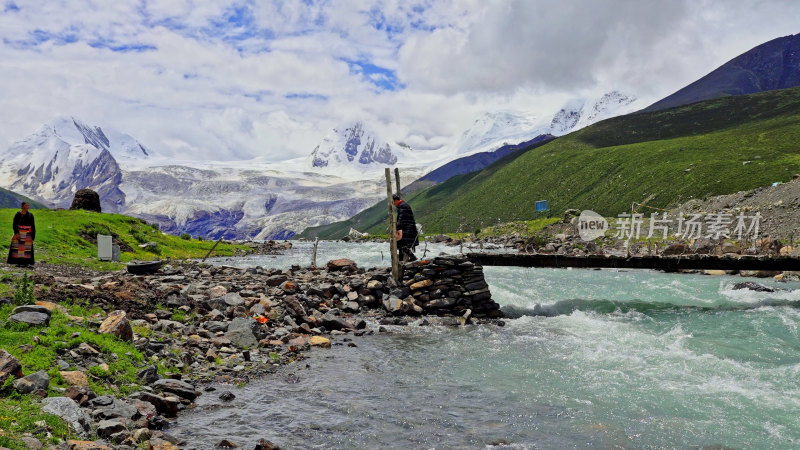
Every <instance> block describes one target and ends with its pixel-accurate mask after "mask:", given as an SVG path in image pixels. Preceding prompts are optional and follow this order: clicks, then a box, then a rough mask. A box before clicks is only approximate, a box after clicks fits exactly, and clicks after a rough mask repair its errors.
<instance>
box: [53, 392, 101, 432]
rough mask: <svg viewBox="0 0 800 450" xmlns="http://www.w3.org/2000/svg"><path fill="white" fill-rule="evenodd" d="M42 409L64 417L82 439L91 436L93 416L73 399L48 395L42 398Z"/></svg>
mask: <svg viewBox="0 0 800 450" xmlns="http://www.w3.org/2000/svg"><path fill="white" fill-rule="evenodd" d="M42 411H43V412H45V413H47V414H53V415H56V416H58V417H60V418H62V419H63V420H64V421H65V422H67V423H68V424H69V425H70V426H71V427H72V429H73V430H74V431H75V433H76V434H77V435H78V436H80V437H81V438H82V439H86V438H87V437H89V430H90V429H91V424H92V418H91V417H89V415H88V414H86V412H84V411H83V410H82V409H81V407H80V406H78V404H77V403H75V401H73V400H72V399H69V398H67V397H48V398H46V399H44V400H42Z"/></svg>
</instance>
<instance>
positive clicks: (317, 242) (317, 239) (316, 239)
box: [311, 237, 319, 269]
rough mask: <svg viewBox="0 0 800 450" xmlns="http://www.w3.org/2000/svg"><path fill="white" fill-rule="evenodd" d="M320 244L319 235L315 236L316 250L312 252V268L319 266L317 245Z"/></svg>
mask: <svg viewBox="0 0 800 450" xmlns="http://www.w3.org/2000/svg"><path fill="white" fill-rule="evenodd" d="M318 245H319V237H317V238H314V250H313V251H312V252H311V268H312V269H316V268H317V246H318Z"/></svg>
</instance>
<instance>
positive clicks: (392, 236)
mask: <svg viewBox="0 0 800 450" xmlns="http://www.w3.org/2000/svg"><path fill="white" fill-rule="evenodd" d="M386 201H387V203H388V206H389V243H390V244H389V248H390V251H391V253H392V278H394V280H395V281H397V282H398V283H399V282H400V281H401V280H400V258H399V255H398V254H397V224H396V223H395V221H394V202H393V201H392V169H390V168H388V167H387V168H386Z"/></svg>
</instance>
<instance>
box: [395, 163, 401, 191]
mask: <svg viewBox="0 0 800 450" xmlns="http://www.w3.org/2000/svg"><path fill="white" fill-rule="evenodd" d="M394 182H395V184H397V190H396V191H395V192H396V193H397V195H400V169H398V168H397V167H395V168H394Z"/></svg>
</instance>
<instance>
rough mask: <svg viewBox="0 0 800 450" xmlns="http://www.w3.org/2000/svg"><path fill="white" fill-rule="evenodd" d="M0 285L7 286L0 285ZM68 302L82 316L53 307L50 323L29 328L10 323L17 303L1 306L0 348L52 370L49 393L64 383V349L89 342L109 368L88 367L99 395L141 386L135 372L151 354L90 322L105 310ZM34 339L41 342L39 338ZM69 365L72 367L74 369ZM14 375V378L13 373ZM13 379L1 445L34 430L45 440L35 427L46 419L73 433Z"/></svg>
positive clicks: (3, 406)
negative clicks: (96, 328) (99, 330)
mask: <svg viewBox="0 0 800 450" xmlns="http://www.w3.org/2000/svg"><path fill="white" fill-rule="evenodd" d="M0 286H6V287H8V286H7V285H5V284H0ZM62 306H65V308H66V312H67V314H69V316H73V317H78V318H81V319H82V320H78V321H72V320H71V319H70V318H69V317H68V316H67V314H65V313H63V312H61V311H58V310H56V311H54V312H53V314H52V317H51V320H50V325H49V326H47V327H28V326H27V325H24V324H9V323H8V321H7V319H8V316H9V315H10V314H11V311H12V310H13V308H14V306H13V305H6V306H3V307H2V308H0V322H2V323H3V327H2V328H0V348H2V349H5V350H6V351H8V352H9V353H10V354H12V355H14V356H15V357H16V358H17V359H18V360H19V361H20V363H21V364H22V368H23V373H24V374H25V375H30V374H31V373H33V372H36V371H39V370H46V371H47V372H48V374H49V375H50V388H51V392H50V394H51V395H58V394H57V393H56V392H54V391H53V390H52V388H54V387H66V385H65V384H64V380H63V379H62V377H61V375H60V373H59V369H58V366H57V364H56V361H57V360H58V358H59V357H60V356H59V355H60V354H61V353H62V352H65V351H67V350H69V349H74V348H76V347H78V346H79V345H80V344H82V343H84V342H85V343H87V344H89V345H91V346H92V347H93V348H95V349H96V350H98V351H99V352H100V353H101V355H100V356H101V357H102V359H103V360H104V361H105V363H106V364H108V369H104V368H101V367H100V366H94V367H88V373H87V376H88V378H89V387H90V388H91V389H92V390H93V391H94V392H96V393H97V394H98V395H104V394H112V393H113V394H118V393H119V394H123V395H127V394H130V393H132V392H135V391H136V390H138V389H140V386H139V380H138V377H137V373H138V371H139V370H141V369H142V367H144V366H145V365H147V364H149V361H148V360H147V358H146V357H145V356H144V355H143V354H142V353H141V352H139V351H138V350H137V349H136V347H135V346H134V345H133V344H132V343H130V342H125V341H121V340H119V339H117V338H116V337H115V336H113V335H108V334H97V333H96V332H95V331H94V330H93V329H92V328H91V327H90V326H89V322H88V320H89V319H90V318H97V317H100V318H102V317H105V314H104V313H103V310H102V309H101V308H99V307H96V306H91V305H88V304H87V303H86V302H82V301H75V302H73V303H71V304H68V305H62ZM134 331H135V332H136V333H138V334H141V335H145V334H146V335H151V334H152V332H151V331H150V330H148V329H146V328H142V327H135V330H134ZM34 338H37V339H38V340H39V341H40V342H39V343H36V342H35V340H34ZM70 369H74V367H73V368H70ZM158 370H159V372H160V373H162V374H164V373H166V372H175V371H177V368H175V367H173V366H171V365H170V364H169V363H166V362H163V361H159V362H158ZM12 378H13V377H12ZM12 378H10V379H9V380H8V381H7V382H6V383H5V386H4V388H3V389H2V391H0V430H2V431H3V433H4V434H5V435H3V436H0V446H4V447H8V448H12V449H13V448H25V447H24V445H22V443H21V442H20V441H19V438H20V436H21V434H22V433H23V432H27V431H31V430H34V435H35V436H36V437H37V438H39V439H40V440H44V439H45V434H44V431H42V432H37V431H36V430H37V427H36V426H35V425H34V422H37V421H40V420H44V421H46V422H47V424H48V426H49V427H50V428H52V431H51V434H52V435H53V437H54V438H60V439H67V438H70V437H72V436H71V435H70V430H69V429H68V427H67V426H66V425H65V424H64V423H63V422H62V421H61V420H60V419H58V418H57V417H55V416H50V415H47V414H43V413H42V412H41V409H40V404H39V402H38V400H37V399H36V398H34V397H31V396H27V395H25V396H23V395H20V394H18V393H16V392H15V391H14V390H13V388H11V381H13V379H12Z"/></svg>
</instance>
